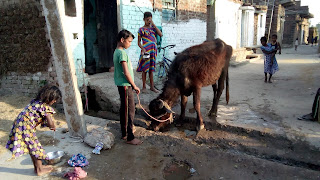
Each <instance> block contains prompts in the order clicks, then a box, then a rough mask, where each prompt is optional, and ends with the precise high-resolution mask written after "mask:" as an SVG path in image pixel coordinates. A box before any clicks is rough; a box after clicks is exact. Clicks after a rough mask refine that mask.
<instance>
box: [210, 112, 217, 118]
mask: <svg viewBox="0 0 320 180" xmlns="http://www.w3.org/2000/svg"><path fill="white" fill-rule="evenodd" d="M208 116H209V117H217V113H215V112H213V111H209V113H208Z"/></svg>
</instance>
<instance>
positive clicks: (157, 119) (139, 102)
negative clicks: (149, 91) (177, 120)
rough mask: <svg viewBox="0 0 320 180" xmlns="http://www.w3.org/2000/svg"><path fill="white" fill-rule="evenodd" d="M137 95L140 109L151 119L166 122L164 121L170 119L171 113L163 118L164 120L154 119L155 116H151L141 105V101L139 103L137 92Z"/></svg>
mask: <svg viewBox="0 0 320 180" xmlns="http://www.w3.org/2000/svg"><path fill="white" fill-rule="evenodd" d="M137 97H138V102H139V105H140V107H141V109H142V110H143V111H144V112H145V113H146V114H147V115H148V116H149V117H150V118H151V119H153V120H155V121H158V122H166V121H168V120H170V118H171V116H172V114H170V116H169V117H168V118H167V119H165V120H160V119H156V118H155V117H153V116H151V115H150V114H149V113H148V112H147V111H146V110H145V109H144V108H143V107H142V105H141V103H140V97H139V94H137Z"/></svg>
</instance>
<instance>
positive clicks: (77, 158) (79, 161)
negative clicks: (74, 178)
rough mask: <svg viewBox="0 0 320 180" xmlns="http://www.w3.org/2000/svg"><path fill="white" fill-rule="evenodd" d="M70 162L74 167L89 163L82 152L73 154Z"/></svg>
mask: <svg viewBox="0 0 320 180" xmlns="http://www.w3.org/2000/svg"><path fill="white" fill-rule="evenodd" d="M68 164H69V165H70V166H72V167H75V166H76V167H84V166H87V165H88V164H89V161H88V160H87V158H86V157H85V156H84V155H82V154H80V153H79V154H77V155H73V156H72V157H71V158H70V159H69V160H68Z"/></svg>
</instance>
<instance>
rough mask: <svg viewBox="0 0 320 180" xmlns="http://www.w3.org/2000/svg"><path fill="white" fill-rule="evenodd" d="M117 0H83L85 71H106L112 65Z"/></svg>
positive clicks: (93, 72) (116, 25)
mask: <svg viewBox="0 0 320 180" xmlns="http://www.w3.org/2000/svg"><path fill="white" fill-rule="evenodd" d="M117 33H118V23H117V0H108V1H105V0H84V42H85V57H86V61H85V64H86V72H87V73H88V74H95V73H100V72H106V71H108V70H109V69H110V68H111V67H113V51H114V49H115V48H116V36H117Z"/></svg>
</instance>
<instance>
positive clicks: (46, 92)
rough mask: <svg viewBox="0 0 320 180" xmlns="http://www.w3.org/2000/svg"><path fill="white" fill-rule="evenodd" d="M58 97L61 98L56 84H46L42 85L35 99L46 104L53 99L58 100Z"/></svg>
mask: <svg viewBox="0 0 320 180" xmlns="http://www.w3.org/2000/svg"><path fill="white" fill-rule="evenodd" d="M60 99H61V91H60V90H59V88H58V87H57V86H55V85H51V84H48V85H45V86H44V87H42V88H41V89H40V90H39V92H38V95H37V97H36V100H39V101H41V102H43V103H46V104H49V103H50V102H52V101H53V100H56V101H59V100H60Z"/></svg>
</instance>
